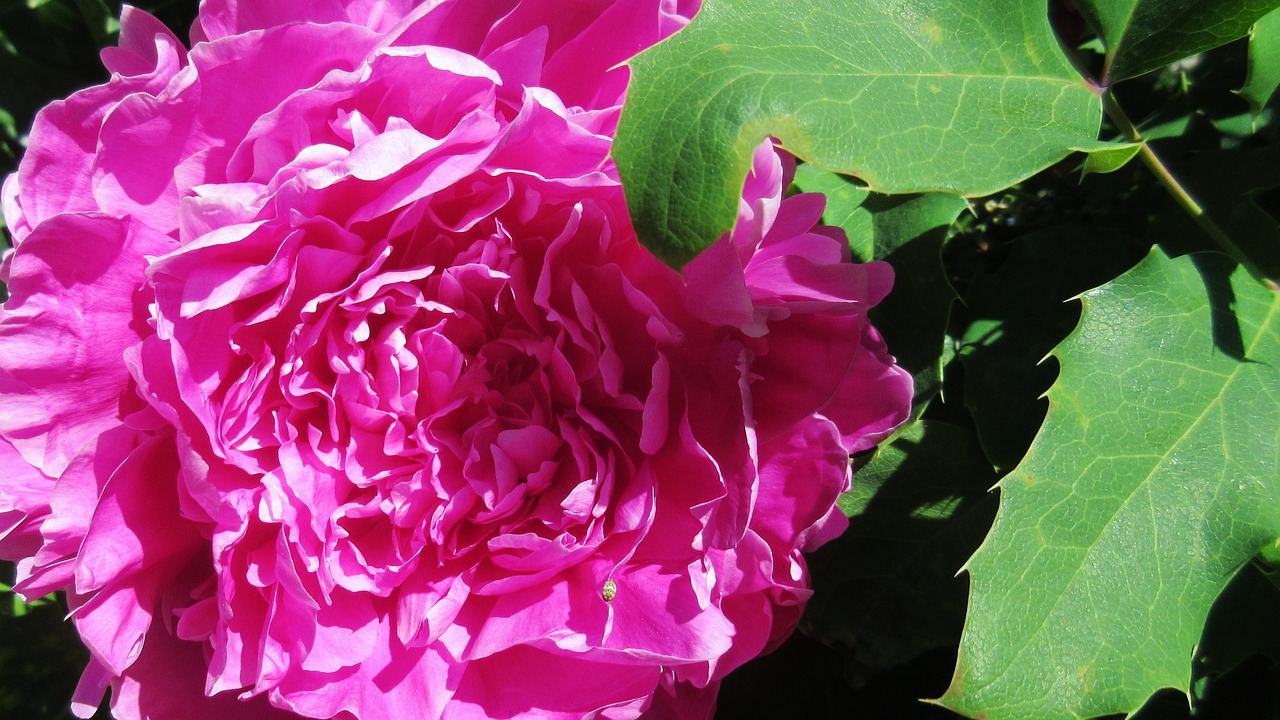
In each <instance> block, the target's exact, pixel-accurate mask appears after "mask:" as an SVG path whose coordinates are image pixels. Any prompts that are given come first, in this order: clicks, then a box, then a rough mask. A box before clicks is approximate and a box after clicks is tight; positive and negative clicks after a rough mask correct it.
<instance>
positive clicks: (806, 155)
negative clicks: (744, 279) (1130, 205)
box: [614, 0, 1101, 265]
mask: <svg viewBox="0 0 1280 720" xmlns="http://www.w3.org/2000/svg"><path fill="white" fill-rule="evenodd" d="M631 66H632V70H633V76H632V79H631V85H630V87H629V89H628V91H627V93H628V100H627V105H626V108H625V109H624V110H623V114H622V119H621V122H620V126H619V129H618V137H617V141H616V142H615V144H614V156H615V158H616V159H617V161H618V168H619V172H620V173H621V175H622V179H623V182H624V184H625V187H626V188H627V199H628V203H629V205H630V208H631V213H632V218H633V219H634V221H635V222H636V227H637V230H638V231H639V233H640V237H641V238H642V239H643V240H644V241H645V242H646V243H647V244H648V245H649V247H650V248H651V249H652V250H653V251H654V252H655V253H657V254H658V255H660V256H662V257H664V258H666V259H667V261H668V262H671V263H673V264H676V265H679V264H682V263H684V262H686V261H687V260H688V259H689V258H690V257H692V256H693V255H695V254H696V253H697V252H698V251H699V250H701V249H702V248H704V247H706V246H707V245H709V244H711V243H712V242H714V241H715V240H716V238H718V237H719V236H720V235H721V234H722V233H723V232H724V231H725V230H726V229H727V228H729V227H730V225H731V224H732V222H733V219H734V218H735V217H736V213H737V208H738V196H739V194H740V193H741V190H742V184H743V181H744V179H745V178H746V174H747V170H748V168H749V165H750V159H751V154H752V151H753V149H754V148H755V147H756V146H757V145H758V144H759V143H760V142H761V141H762V140H763V139H764V138H765V137H766V136H774V137H776V138H778V139H779V140H780V141H781V143H782V146H783V147H785V148H786V149H787V150H789V151H791V152H793V153H795V154H796V155H797V156H799V157H800V158H802V159H803V160H805V161H806V162H810V163H812V164H814V165H816V166H818V167H820V168H823V169H828V170H833V171H838V172H841V173H844V174H848V175H853V176H856V177H858V178H859V179H860V180H862V181H863V182H864V183H866V184H867V185H868V186H869V187H870V189H872V190H875V191H878V192H884V193H907V192H924V191H941V192H949V193H953V194H960V195H969V196H980V195H986V194H990V193H992V192H995V191H997V190H1000V189H1002V188H1005V187H1008V186H1009V185H1011V184H1013V183H1015V182H1017V181H1019V180H1021V179H1023V178H1025V177H1027V176H1029V175H1031V174H1032V173H1034V172H1036V171H1037V170H1040V169H1041V168H1044V167H1046V166H1048V165H1050V164H1052V163H1054V162H1056V161H1058V160H1059V159H1061V158H1062V157H1064V156H1065V155H1066V154H1067V153H1068V152H1070V151H1071V150H1072V149H1076V148H1085V149H1089V148H1091V147H1092V146H1094V145H1096V141H1095V138H1096V137H1097V133H1098V127H1099V120H1100V117H1101V102H1100V99H1099V96H1098V95H1097V93H1096V92H1095V91H1094V89H1092V88H1091V87H1090V86H1089V85H1088V83H1086V82H1085V81H1084V80H1083V79H1081V78H1080V76H1079V75H1078V73H1077V72H1076V71H1075V70H1074V69H1073V68H1072V66H1071V64H1070V63H1069V62H1068V61H1067V59H1066V57H1065V56H1064V55H1063V52H1062V50H1061V48H1060V47H1059V46H1058V43H1057V40H1056V39H1055V38H1054V37H1053V34H1052V32H1051V31H1050V29H1049V24H1048V19H1047V12H1046V8H1045V5H1044V3H1043V2H1040V1H1038V0H1016V2H1010V0H972V1H971V2H965V3H938V2H935V0H895V1H894V2H889V3H886V2H831V1H830V0H707V2H705V3H704V5H703V8H702V10H701V12H700V13H699V14H698V16H697V17H696V18H695V19H694V21H693V22H692V23H691V24H690V25H689V27H687V28H685V29H684V30H682V31H681V32H679V33H677V34H676V35H675V36H674V37H672V38H671V39H669V40H668V41H666V42H663V43H660V44H659V45H657V46H656V47H654V48H652V49H650V50H648V51H646V52H644V53H642V54H641V55H640V56H639V57H637V58H636V59H634V60H633V61H632V62H631Z"/></svg>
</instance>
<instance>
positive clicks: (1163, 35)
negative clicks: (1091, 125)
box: [1076, 0, 1280, 84]
mask: <svg viewBox="0 0 1280 720" xmlns="http://www.w3.org/2000/svg"><path fill="white" fill-rule="evenodd" d="M1076 5H1077V6H1078V7H1079V8H1080V10H1081V12H1083V13H1084V14H1085V16H1086V17H1088V18H1089V21H1090V23H1091V24H1092V25H1093V26H1094V27H1095V28H1097V30H1098V34H1099V35H1101V36H1102V42H1103V43H1104V44H1105V45H1106V49H1107V59H1106V65H1105V66H1104V69H1103V82H1104V84H1111V83H1116V82H1119V81H1121V80H1125V79H1127V78H1131V77H1137V76H1138V75H1142V74H1144V73H1148V72H1151V71H1152V70H1156V69H1158V68H1161V67H1164V66H1165V65H1168V64H1169V63H1171V62H1175V61H1177V60H1181V59H1182V58H1185V57H1188V56H1191V55H1195V54H1197V53H1201V52H1204V51H1205V50H1212V49H1213V48H1216V47H1218V46H1219V45H1225V44H1227V43H1229V42H1231V41H1232V40H1235V39H1236V38H1240V37H1244V36H1245V34H1246V33H1248V32H1249V28H1250V27H1251V26H1252V25H1253V24H1254V23H1255V22H1257V21H1258V18H1260V17H1262V16H1263V15H1266V14H1267V13H1268V12H1270V11H1272V10H1274V9H1276V8H1277V7H1280V0H1076Z"/></svg>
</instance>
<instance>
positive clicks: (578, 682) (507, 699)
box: [443, 646, 658, 720]
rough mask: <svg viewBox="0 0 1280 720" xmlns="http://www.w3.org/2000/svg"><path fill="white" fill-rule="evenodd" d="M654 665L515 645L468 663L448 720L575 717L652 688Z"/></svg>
mask: <svg viewBox="0 0 1280 720" xmlns="http://www.w3.org/2000/svg"><path fill="white" fill-rule="evenodd" d="M657 680H658V670H657V668H655V667H646V666H643V665H639V666H636V665H616V664H610V663H606V662H594V661H592V660H591V659H590V658H589V657H581V656H577V655H573V654H571V653H565V654H561V653H557V652H547V651H543V650H537V649H534V648H530V647H527V646H516V647H513V648H511V649H509V650H507V651H505V652H503V653H501V654H499V655H494V656H491V657H487V658H485V659H483V660H478V661H475V662H472V663H469V664H468V665H467V667H466V670H465V671H464V673H463V675H462V678H461V682H459V684H458V689H457V691H456V692H455V694H454V696H453V702H452V703H450V704H449V705H448V706H447V708H446V709H445V713H444V715H443V719H444V720H492V719H493V718H528V719H530V720H532V719H533V718H546V719H547V720H576V719H578V718H583V717H587V716H590V715H591V714H593V713H595V712H596V711H598V710H600V709H601V707H602V706H605V707H607V706H610V705H621V704H626V703H630V702H631V701H633V700H635V699H636V698H643V697H646V696H648V695H649V694H651V693H652V692H653V689H654V686H655V684H656V683H657Z"/></svg>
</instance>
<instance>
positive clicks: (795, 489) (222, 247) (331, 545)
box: [0, 0, 911, 720]
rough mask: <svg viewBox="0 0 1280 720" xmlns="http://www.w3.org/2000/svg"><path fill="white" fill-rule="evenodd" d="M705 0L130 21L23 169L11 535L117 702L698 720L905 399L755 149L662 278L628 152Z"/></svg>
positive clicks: (821, 235) (14, 227)
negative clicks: (689, 249)
mask: <svg viewBox="0 0 1280 720" xmlns="http://www.w3.org/2000/svg"><path fill="white" fill-rule="evenodd" d="M696 8H697V2H696V0H615V1H612V2H608V1H603V0H574V1H573V2H565V0H502V1H500V2H483V3H478V2H467V1H465V0H444V1H443V2H431V3H427V4H424V5H419V6H414V5H413V4H412V3H410V2H408V1H407V0H376V1H375V0H345V1H343V0H328V1H327V2H303V1H302V0H255V1H250V0H240V1H237V0H205V2H204V3H203V4H202V7H201V13H200V17H199V20H198V21H197V23H196V25H195V27H194V28H193V30H192V40H193V46H192V48H191V49H190V50H189V51H188V50H186V49H185V48H184V47H183V45H182V44H181V43H180V42H179V41H178V40H177V39H176V38H174V37H173V36H172V35H171V34H170V33H169V32H168V31H167V30H165V29H164V27H163V26H161V25H160V24H159V23H158V22H157V21H156V20H155V19H153V18H152V17H150V16H148V15H146V14H144V13H142V12H140V11H137V10H127V11H126V12H125V15H124V18H123V20H122V27H123V30H122V33H121V39H120V47H118V48H112V49H109V50H106V51H104V52H103V59H104V61H105V63H106V65H107V67H108V68H109V69H110V70H111V71H112V76H111V79H110V81H109V82H107V83H106V84H104V85H100V86H98V87H93V88H89V89H87V90H84V91H81V92H79V93H76V94H75V95H73V96H71V97H70V98H68V99H67V100H65V101H61V102H57V103H54V104H53V105H51V106H49V107H48V108H46V109H45V110H44V111H43V112H42V113H41V114H40V115H39V117H38V118H37V120H36V123H35V127H34V129H33V130H32V132H31V136H30V150H29V151H28V154H27V156H26V157H25V159H24V160H23V163H22V166H21V168H20V170H19V171H18V173H17V174H16V175H15V176H13V177H11V178H9V180H8V182H7V183H6V184H5V188H4V198H3V200H4V214H5V219H6V222H7V223H8V226H9V227H10V229H11V231H12V233H13V236H14V241H15V244H16V249H15V250H14V251H12V252H11V253H10V254H9V255H8V256H7V257H6V259H5V263H4V266H3V276H2V277H3V279H4V281H5V282H7V283H8V287H9V292H10V293H11V296H10V299H9V301H8V302H7V303H6V304H5V305H4V306H3V308H0V358H3V367H0V458H2V459H3V462H4V467H5V468H6V473H5V475H6V477H5V484H4V485H3V486H0V538H2V539H0V555H3V556H5V557H8V558H12V559H16V560H19V561H20V566H19V570H20V575H21V578H20V579H21V582H20V584H19V590H20V591H21V592H23V593H24V594H26V595H27V596H28V597H30V596H40V595H43V594H45V593H48V592H50V591H54V590H65V591H66V593H67V597H68V601H69V603H70V606H71V608H72V619H73V620H74V622H75V625H76V627H77V629H78V631H79V633H80V635H81V636H82V638H83V639H84V642H85V643H86V645H87V646H88V647H89V649H90V651H91V654H92V659H91V661H90V663H89V667H88V668H87V669H86V670H85V673H84V676H83V678H82V680H81V683H80V686H79V688H78V689H77V691H76V694H75V698H74V700H73V709H75V710H76V711H77V713H79V714H80V715H81V716H87V714H89V713H91V712H92V711H93V709H94V708H95V707H96V706H97V704H98V703H99V702H100V700H101V698H102V697H103V693H104V691H105V689H106V688H107V687H110V688H111V691H112V695H111V704H112V709H113V712H114V714H115V715H116V716H117V717H119V718H162V719H167V718H194V719H197V720H198V719H202V718H209V719H213V718H219V719H221V718H226V717H236V718H244V719H252V718H288V717H296V716H305V717H313V718H331V717H336V718H359V719H361V720H375V719H381V718H449V719H471V718H516V717H521V718H526V717H527V718H583V717H599V718H633V717H639V716H644V717H653V718H660V717H707V716H708V715H709V714H710V712H711V710H712V708H713V707H714V701H715V693H716V688H717V686H718V683H719V681H720V679H721V678H723V677H724V676H725V674H726V673H728V672H729V671H730V670H732V669H733V668H735V667H738V666H739V665H741V664H742V663H744V662H746V661H747V660H749V659H751V658H752V657H754V656H756V655H758V654H760V653H761V652H766V651H768V650H769V649H771V648H773V647H774V646H776V645H777V644H779V643H780V642H781V641H782V640H783V639H784V638H785V637H786V636H787V635H788V634H789V633H790V632H791V630H792V629H793V628H794V626H795V624H796V621H797V619H798V617H799V614H800V612H801V609H802V608H803V605H804V603H805V600H806V598H807V597H808V595H809V593H810V591H809V589H808V584H807V577H806V570H805V564H804V559H803V557H802V555H801V553H802V552H803V551H806V550H810V549H813V548H815V547H816V546H818V545H819V544H821V543H823V542H824V541H826V540H828V539H830V538H831V537H833V536H835V535H836V534H838V533H839V532H840V531H841V530H842V529H843V527H844V525H845V519H844V517H843V515H841V514H840V513H839V512H838V511H837V510H836V508H835V502H836V498H837V496H838V495H839V494H840V493H841V492H842V491H844V490H845V489H846V488H847V486H848V483H849V480H850V476H849V470H848V463H847V457H848V455H849V453H850V452H854V451H858V450H862V449H865V448H867V447H870V446H871V445H873V444H875V443H876V442H877V441H878V440H880V439H882V438H884V437H885V436H886V435H887V434H888V433H889V432H891V431H892V430H893V428H894V427H896V426H897V425H898V424H899V423H900V422H902V421H903V419H904V418H905V417H906V414H907V411H908V402H909V399H910V394H911V382H910V378H909V377H908V376H907V375H906V374H905V373H904V372H902V371H901V370H899V369H898V368H896V367H895V366H894V365H893V361H892V358H890V357H889V356H888V355H887V354H886V353H885V349H884V347H883V343H882V342H881V340H880V339H879V336H878V335H877V334H876V332H875V330H874V329H873V328H872V327H871V326H870V325H869V324H868V322H867V318H866V314H867V310H868V309H869V308H870V307H872V306H873V305H874V304H875V303H877V302H878V301H879V300H880V299H881V298H883V297H884V295H885V294H886V293H887V292H888V290H889V287H890V284H891V282H892V275H891V271H890V269H889V268H888V267H887V266H885V265H883V264H879V263H872V264H869V265H853V264H850V263H849V262H848V250H847V247H846V245H845V242H844V240H843V238H842V237H841V236H840V234H839V233H838V232H837V231H834V230H831V229H829V228H823V227H816V226H815V225H816V223H817V222H818V220H819V216H820V213H821V211H822V207H823V200H822V198H821V197H819V196H813V195H800V196H795V197H789V198H784V197H783V191H784V189H785V188H786V187H787V186H788V184H789V180H790V171H791V168H792V166H793V162H792V161H791V160H790V159H788V158H787V157H785V156H782V155H780V154H779V153H777V152H775V151H774V149H773V147H772V145H770V144H767V143H766V144H764V145H762V146H761V147H760V149H759V150H758V151H757V152H756V155H755V165H754V171H753V173H752V175H751V177H750V178H749V179H748V182H747V185H746V188H745V189H744V192H743V199H742V205H741V212H740V217H739V222H738V224H737V227H736V228H735V229H734V231H733V232H732V233H731V234H730V235H728V236H726V237H725V238H724V239H722V240H721V241H720V242H719V243H718V244H716V245H715V246H714V247H713V248H712V249H711V250H709V251H708V252H706V253H705V254H704V255H702V256H701V257H700V258H698V259H697V260H696V261H694V262H693V263H692V264H691V265H690V266H689V267H687V268H686V269H685V271H684V273H683V275H681V274H679V273H677V272H675V271H673V270H671V269H669V268H667V267H665V266H664V265H662V264H661V263H659V262H658V261H656V260H655V259H654V257H653V256H652V255H650V254H649V253H648V252H647V251H646V250H645V249H644V248H643V247H641V246H640V245H639V244H638V243H637V240H636V237H635V234H634V231H633V230H632V228H631V226H630V222H629V219H628V216H627V212H626V206H625V203H624V200H623V194H622V190H621V187H620V185H619V183H618V178H617V173H616V171H615V169H614V166H613V164H612V162H611V161H610V159H609V149H610V142H611V138H612V135H613V132H614V128H615V125H616V121H617V117H618V113H619V109H620V105H621V100H622V95H623V91H624V90H625V85H626V78H627V75H626V69H625V68H621V67H618V65H619V64H620V63H621V62H622V61H624V60H625V59H627V58H628V57H629V56H631V55H633V54H634V53H636V52H638V51H639V50H641V49H643V48H644V47H647V46H649V45H651V44H652V43H655V42H657V41H658V40H660V39H661V38H662V37H664V36H666V35H668V34H670V33H672V32H674V31H675V30H676V29H678V28H679V27H680V26H681V25H682V24H683V23H685V22H686V21H687V19H688V18H689V17H690V16H691V15H692V13H693V12H694V11H695V10H696Z"/></svg>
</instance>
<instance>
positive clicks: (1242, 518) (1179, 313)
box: [941, 251, 1280, 720]
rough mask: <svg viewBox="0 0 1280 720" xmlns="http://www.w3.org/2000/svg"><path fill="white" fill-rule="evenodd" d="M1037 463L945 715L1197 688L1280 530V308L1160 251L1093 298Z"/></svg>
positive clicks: (1122, 709)
mask: <svg viewBox="0 0 1280 720" xmlns="http://www.w3.org/2000/svg"><path fill="white" fill-rule="evenodd" d="M1055 355H1056V356H1057V357H1058V359H1059V361H1060V363H1061V366H1062V370H1061V375H1060V377H1059V379H1058V382H1057V383H1056V384H1055V385H1054V387H1053V388H1052V389H1051V390H1050V391H1049V403H1050V405H1049V414H1048V417H1047V418H1046V420H1045V425H1044V427H1043V429H1042V430H1041V431H1040V434H1039V435H1038V436H1037V437H1036V440H1035V442H1034V444H1033V445H1032V447H1031V451H1030V452H1029V453H1028V455H1027V457H1026V459H1024V460H1023V462H1022V463H1021V464H1020V465H1019V466H1018V467H1017V468H1016V469H1015V470H1014V471H1013V472H1012V473H1011V474H1010V475H1008V476H1007V477H1005V478H1004V479H1003V480H1001V483H1000V488H1001V499H1000V510H999V512H998V514H997V517H996V522H995V525H994V526H993V528H992V530H991V534H990V535H989V536H988V537H987V539H986V541H984V543H983V546H982V547H981V548H980V549H979V550H978V552H977V553H976V554H975V555H974V557H973V558H972V559H971V560H970V562H969V563H968V566H967V567H968V570H969V572H970V574H971V577H972V591H971V594H970V600H969V602H970V604H969V616H968V618H967V620H966V624H965V633H964V636H963V638H962V640H961V645H960V655H959V659H958V661H957V666H956V672H955V677H954V679H953V681H952V685H951V687H950V688H949V689H948V690H947V692H946V694H945V695H944V696H943V697H942V699H941V702H942V703H943V704H945V705H946V706H948V707H950V708H953V709H955V710H957V711H959V712H962V713H964V714H966V715H969V716H970V717H979V716H981V717H983V718H986V719H987V720H1002V719H1006V718H1007V719H1009V720H1014V719H1016V720H1023V719H1024V718H1032V717H1034V718H1037V719H1038V720H1059V719H1062V720H1066V719H1068V718H1087V717H1094V716H1097V715H1104V714H1108V713H1127V712H1130V711H1133V710H1135V709H1137V708H1138V707H1139V706H1141V705H1142V704H1143V702H1144V701H1145V700H1146V699H1147V697H1148V696H1150V695H1151V694H1152V693H1153V692H1154V691H1156V690H1158V689H1160V688H1165V687H1172V688H1178V689H1181V690H1183V691H1184V692H1186V691H1188V686H1189V684H1190V680H1191V662H1190V658H1191V656H1192V652H1193V650H1194V649H1195V646H1196V643H1197V641H1198V640H1199V639H1200V636H1201V631H1202V629H1203V628H1204V625H1205V619H1206V617H1207V615H1208V613H1209V609H1210V606H1211V605H1212V604H1213V602H1214V599H1215V598H1216V597H1217V596H1218V594H1219V593H1220V592H1221V591H1222V589H1223V588H1224V587H1225V586H1226V584H1227V582H1228V581H1229V580H1230V579H1231V577H1232V576H1233V575H1234V574H1235V573H1236V571H1237V570H1238V569H1239V568H1240V567H1241V566H1242V565H1243V564H1244V563H1246V562H1248V561H1249V559H1250V558H1251V557H1253V556H1254V554H1255V553H1257V552H1258V551H1259V549H1261V548H1262V547H1264V546H1266V545H1268V544H1270V543H1272V542H1274V541H1275V539H1276V538H1277V537H1280V478H1278V477H1277V473H1276V468H1277V467H1280V297H1277V296H1276V295H1275V294H1273V293H1270V292H1268V291H1266V290H1265V289H1264V288H1262V287H1261V286H1260V285H1258V284H1257V283H1254V282H1253V281H1252V280H1251V279H1250V278H1249V276H1248V275H1247V274H1246V273H1244V272H1243V271H1242V270H1240V269H1238V268H1237V267H1236V266H1235V265H1234V264H1233V263H1230V262H1229V261H1228V260H1226V258H1224V257H1223V256H1220V255H1217V254H1200V255H1193V256H1188V257H1183V258H1179V259H1177V260H1170V259H1168V258H1166V257H1165V256H1164V255H1163V254H1162V253H1160V252H1159V251H1155V252H1153V253H1152V254H1151V255H1150V256H1148V258H1147V259H1146V260H1145V261H1143V262H1142V263H1141V264H1140V265H1138V266H1137V267H1136V268H1135V269H1133V270H1132V271H1130V272H1129V273H1127V274H1125V275H1124V276H1122V277H1121V278H1119V279H1118V280H1115V281H1114V282H1111V283H1109V284H1107V285H1105V286H1103V287H1101V288H1099V289H1097V290H1094V291H1091V292H1089V293H1087V294H1086V295H1085V296H1084V309H1083V314H1082V319H1081V321H1080V326H1079V327H1078V328H1077V330H1076V331H1075V332H1074V333H1073V334H1072V335H1071V336H1070V337H1069V338H1068V339H1067V340H1066V341H1065V342H1064V343H1063V344H1062V345H1060V346H1059V347H1058V349H1057V350H1056V351H1055Z"/></svg>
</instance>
